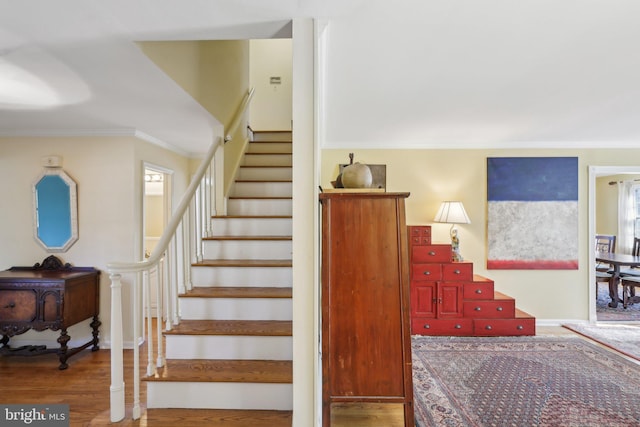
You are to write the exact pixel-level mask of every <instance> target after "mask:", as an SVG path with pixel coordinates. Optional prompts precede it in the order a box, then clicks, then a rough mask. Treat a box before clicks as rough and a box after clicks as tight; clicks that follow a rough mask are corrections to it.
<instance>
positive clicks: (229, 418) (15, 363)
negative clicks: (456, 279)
mask: <svg viewBox="0 0 640 427" xmlns="http://www.w3.org/2000/svg"><path fill="white" fill-rule="evenodd" d="M538 335H554V336H563V335H573V332H571V331H569V330H568V329H565V328H561V327H541V328H538ZM140 357H141V360H145V357H146V348H145V346H143V347H142V348H141V355H140ZM132 358H133V351H131V350H125V351H124V363H125V387H126V388H125V394H126V402H127V411H128V414H127V417H126V420H128V421H123V422H121V423H116V424H112V423H110V422H109V399H110V395H109V385H110V383H111V366H110V363H109V359H110V352H109V350H99V351H96V352H91V351H90V350H84V351H82V352H80V353H78V354H77V355H75V356H74V357H72V358H70V359H69V368H68V369H66V370H64V371H60V370H59V369H58V365H59V362H58V358H57V356H56V355H55V354H46V355H42V356H33V357H26V356H0V402H1V403H3V404H47V403H51V404H56V403H64V404H68V405H69V407H70V419H71V421H70V425H71V426H72V427H76V426H106V425H117V426H139V427H169V426H170V427H175V426H180V427H190V426H213V427H216V426H225V427H245V426H246V427H249V426H251V427H280V426H287V427H290V426H291V422H292V419H291V413H290V412H288V411H282V412H278V411H254V413H253V414H251V418H247V414H246V412H240V411H215V410H197V409H151V410H148V411H146V410H144V408H143V416H142V417H141V418H140V420H137V421H131V414H130V411H131V402H132V392H133V391H132V389H133V387H132V385H131V384H132V377H133V373H132V369H131V367H132ZM141 375H142V374H141ZM140 400H141V402H146V387H145V386H144V384H142V386H141V397H140ZM354 409H355V410H354V411H350V412H351V413H340V412H338V413H336V415H338V416H336V417H335V418H336V419H334V420H332V421H333V422H332V425H333V426H336V427H337V426H345V427H346V426H348V427H354V426H373V425H380V424H376V423H377V422H379V421H380V420H381V419H384V420H385V424H384V425H388V426H391V425H396V423H395V422H392V421H390V420H391V419H392V418H389V417H394V416H395V415H393V414H380V413H376V414H373V413H372V412H369V413H368V414H364V413H362V409H363V408H354ZM369 410H370V408H369ZM365 412H366V411H365ZM340 418H342V419H340ZM387 422H388V423H387Z"/></svg>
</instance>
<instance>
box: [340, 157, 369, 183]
mask: <svg viewBox="0 0 640 427" xmlns="http://www.w3.org/2000/svg"><path fill="white" fill-rule="evenodd" d="M372 183H373V175H371V169H369V166H367V165H365V164H362V163H358V162H356V163H354V164H351V165H349V166H346V167H345V168H344V169H343V170H342V185H343V186H344V188H369V187H371V184H372Z"/></svg>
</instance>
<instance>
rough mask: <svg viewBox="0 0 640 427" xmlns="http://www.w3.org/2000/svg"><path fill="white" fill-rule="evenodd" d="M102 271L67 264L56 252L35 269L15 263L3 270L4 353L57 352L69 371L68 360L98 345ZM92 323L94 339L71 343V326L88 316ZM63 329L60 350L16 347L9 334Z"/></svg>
mask: <svg viewBox="0 0 640 427" xmlns="http://www.w3.org/2000/svg"><path fill="white" fill-rule="evenodd" d="M99 275H100V272H99V271H98V270H96V269H94V268H92V267H71V266H70V265H69V264H65V265H63V264H62V262H60V260H59V259H58V258H56V257H55V256H53V255H52V256H50V257H48V258H47V259H45V260H44V261H43V263H42V264H35V265H34V266H33V267H12V268H10V269H9V270H5V271H0V333H2V339H1V340H0V344H2V347H0V354H2V355H16V356H17V355H20V356H25V355H29V356H31V355H37V354H43V353H57V354H58V356H59V358H60V366H59V369H66V368H67V367H68V365H67V359H68V358H69V357H71V356H73V355H74V354H76V353H78V352H79V351H81V350H84V349H85V348H87V347H89V346H93V347H92V348H91V350H92V351H96V350H98V349H99V347H98V327H99V326H100V321H99V320H98V312H99V307H100V287H99ZM89 318H93V321H92V322H91V328H92V335H93V338H92V339H91V340H90V341H89V342H87V343H85V344H83V345H81V346H79V347H75V348H69V347H67V343H68V342H69V340H70V336H69V335H68V334H67V328H69V327H70V326H72V325H75V324H76V323H79V322H81V321H83V320H86V319H89ZM30 329H33V330H36V331H44V330H46V329H50V330H54V331H57V330H60V337H59V338H58V343H59V344H60V348H57V349H49V348H47V347H46V346H43V345H41V346H22V347H17V348H12V347H10V346H9V338H10V337H12V336H15V335H20V334H23V333H25V332H27V331H28V330H30Z"/></svg>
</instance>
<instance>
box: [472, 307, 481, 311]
mask: <svg viewBox="0 0 640 427" xmlns="http://www.w3.org/2000/svg"><path fill="white" fill-rule="evenodd" d="M474 310H475V311H481V310H482V308H480V307H476V308H474Z"/></svg>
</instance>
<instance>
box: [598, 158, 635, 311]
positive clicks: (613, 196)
mask: <svg viewBox="0 0 640 427" xmlns="http://www.w3.org/2000/svg"><path fill="white" fill-rule="evenodd" d="M633 175H637V176H640V166H589V242H594V241H595V236H596V234H597V233H599V234H618V226H617V189H616V184H617V183H618V182H619V181H621V180H624V179H626V177H627V176H629V179H632V178H637V176H633ZM610 183H612V184H610ZM612 205H614V206H613V207H612ZM611 210H613V211H614V212H613V213H612V212H608V211H611ZM603 217H604V218H606V217H615V218H616V219H613V220H610V221H609V222H611V221H613V222H614V224H607V223H606V222H604V221H603ZM598 218H600V221H599V220H598ZM616 246H618V245H616ZM618 251H619V248H618V247H616V252H618ZM600 287H601V288H606V285H603V284H600ZM602 292H603V291H602V289H600V293H599V294H598V293H597V288H596V279H595V245H593V244H589V322H590V323H595V322H602V321H605V322H607V321H620V322H637V321H638V320H639V319H640V307H638V306H632V307H631V308H630V309H627V310H626V311H625V310H624V309H623V308H622V305H621V304H620V305H619V306H618V307H617V308H616V309H610V308H608V307H606V306H605V305H603V304H602V298H601V297H602V295H601V294H602ZM607 294H608V291H607ZM594 295H596V296H598V295H599V296H600V297H599V298H593V297H592V296H594ZM598 299H599V300H600V301H599V302H598V301H597V300H598ZM609 301H610V300H609ZM607 302H608V301H607Z"/></svg>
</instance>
